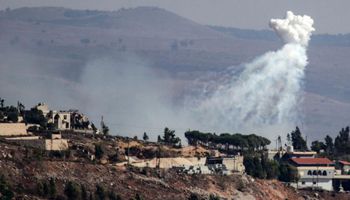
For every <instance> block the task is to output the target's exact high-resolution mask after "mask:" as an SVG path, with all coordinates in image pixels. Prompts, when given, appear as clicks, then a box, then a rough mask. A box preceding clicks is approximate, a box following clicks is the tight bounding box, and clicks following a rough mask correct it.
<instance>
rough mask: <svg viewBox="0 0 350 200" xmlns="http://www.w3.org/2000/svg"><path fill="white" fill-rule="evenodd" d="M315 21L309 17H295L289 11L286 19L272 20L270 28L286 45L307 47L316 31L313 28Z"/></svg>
mask: <svg viewBox="0 0 350 200" xmlns="http://www.w3.org/2000/svg"><path fill="white" fill-rule="evenodd" d="M313 23H314V20H313V19H312V18H311V17H309V16H307V15H304V16H300V15H294V14H293V12H291V11H288V12H287V15H286V18H285V19H271V21H270V27H271V28H273V29H274V30H275V31H276V33H277V34H278V35H279V36H280V37H281V38H282V39H283V40H284V41H285V42H286V43H297V44H301V45H304V46H307V44H308V42H309V40H310V36H311V32H312V31H315V29H314V28H313V27H312V25H313Z"/></svg>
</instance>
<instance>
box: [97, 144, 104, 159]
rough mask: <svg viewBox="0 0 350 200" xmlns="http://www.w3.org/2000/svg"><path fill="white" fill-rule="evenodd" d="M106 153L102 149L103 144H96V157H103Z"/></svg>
mask: <svg viewBox="0 0 350 200" xmlns="http://www.w3.org/2000/svg"><path fill="white" fill-rule="evenodd" d="M103 155H104V151H103V149H102V146H101V144H95V157H96V158H97V159H101V158H102V157H103Z"/></svg>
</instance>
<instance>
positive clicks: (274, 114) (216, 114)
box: [191, 11, 315, 137]
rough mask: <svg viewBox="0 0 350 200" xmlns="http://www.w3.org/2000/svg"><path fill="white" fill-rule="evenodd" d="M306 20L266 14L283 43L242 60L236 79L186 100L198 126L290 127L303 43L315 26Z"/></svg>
mask: <svg viewBox="0 0 350 200" xmlns="http://www.w3.org/2000/svg"><path fill="white" fill-rule="evenodd" d="M312 25H313V20H312V19H311V18H310V17H309V16H297V15H294V14H293V13H292V12H290V11H289V12H287V16H286V18H285V19H272V20H271V22H270V26H271V27H272V28H273V29H274V30H275V31H276V33H277V34H278V35H279V36H280V37H281V38H282V39H283V41H284V42H285V43H286V44H285V45H284V46H283V47H282V48H281V49H279V50H277V51H273V52H267V53H265V54H264V55H262V56H260V57H258V58H256V59H255V60H254V61H252V62H251V63H248V64H245V69H244V71H243V72H242V73H241V74H240V76H239V77H238V78H235V77H231V78H230V80H229V81H227V82H226V83H225V84H223V85H219V86H218V87H217V88H216V89H215V91H213V92H212V93H211V94H210V95H206V97H205V98H204V100H203V97H202V99H201V100H196V101H192V102H191V107H193V110H194V112H195V113H197V116H200V118H201V119H200V120H201V122H202V123H203V126H205V127H207V128H208V129H211V128H212V127H217V126H218V125H219V126H221V127H222V128H223V129H226V130H227V131H231V132H232V131H240V130H241V131H257V128H259V129H258V130H259V132H261V131H263V130H268V131H271V130H274V131H279V132H284V131H285V132H288V131H290V130H291V128H293V127H294V126H295V125H296V123H298V119H299V111H298V105H299V103H300V102H301V100H302V95H301V92H302V80H303V78H304V69H305V67H306V65H307V64H308V62H307V55H306V47H307V44H308V41H309V39H310V36H311V32H312V31H314V30H315V29H314V28H313V27H312ZM227 73H228V74H231V72H230V71H228V72H227ZM268 131H266V132H268ZM266 134H273V135H265V136H270V137H272V136H275V135H276V133H266ZM279 134H280V133H279Z"/></svg>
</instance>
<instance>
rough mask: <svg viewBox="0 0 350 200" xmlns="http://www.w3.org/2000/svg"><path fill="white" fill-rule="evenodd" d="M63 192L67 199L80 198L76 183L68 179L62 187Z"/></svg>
mask: <svg viewBox="0 0 350 200" xmlns="http://www.w3.org/2000/svg"><path fill="white" fill-rule="evenodd" d="M64 194H65V195H66V196H67V198H68V199H69V200H75V199H79V198H80V194H81V191H80V188H79V186H78V185H77V184H76V183H73V182H71V181H70V182H68V184H67V185H66V187H65V189H64Z"/></svg>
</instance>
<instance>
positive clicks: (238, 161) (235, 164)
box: [222, 156, 245, 172]
mask: <svg viewBox="0 0 350 200" xmlns="http://www.w3.org/2000/svg"><path fill="white" fill-rule="evenodd" d="M222 164H223V165H225V166H226V168H227V170H229V171H238V172H244V171H245V167H244V165H243V156H235V157H233V158H223V160H222Z"/></svg>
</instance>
